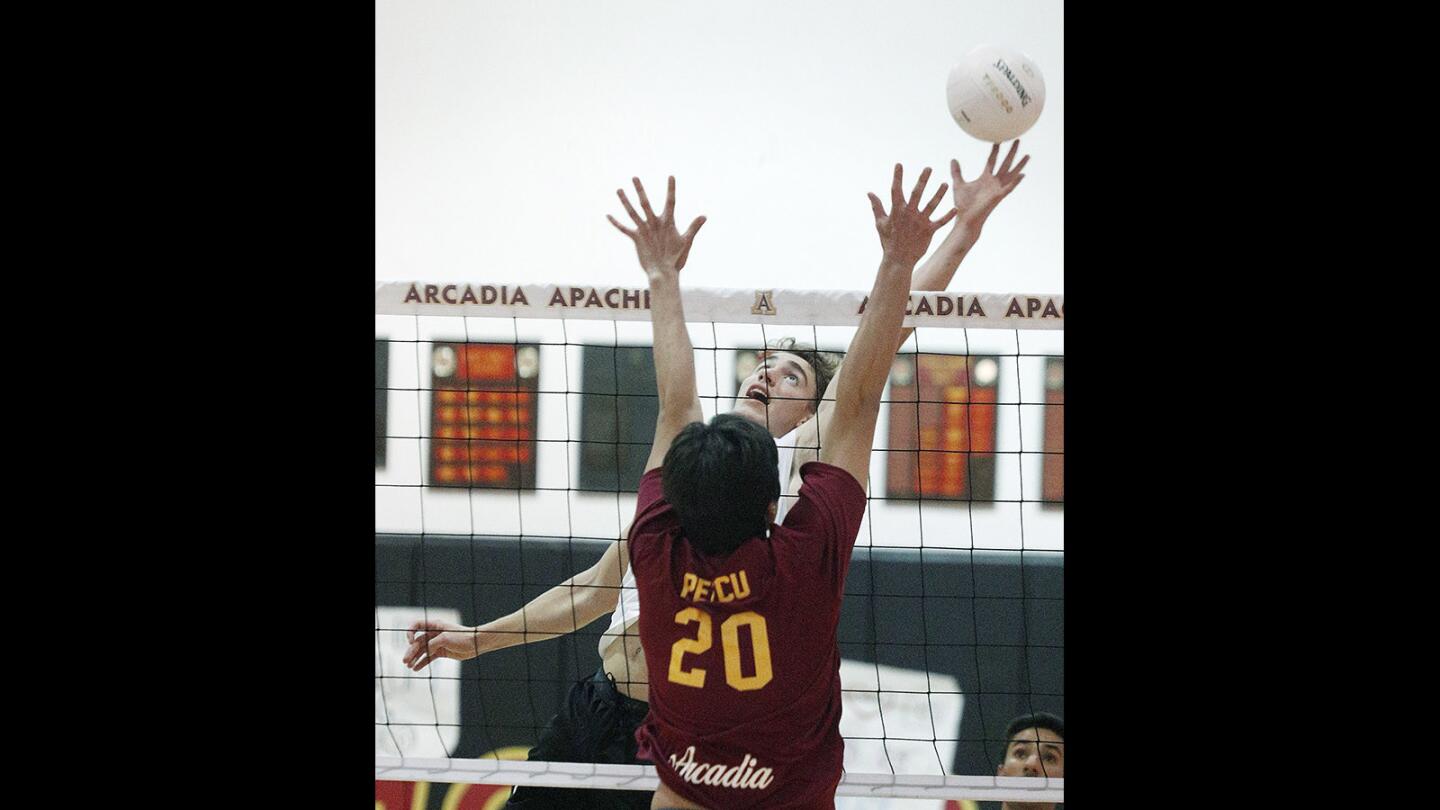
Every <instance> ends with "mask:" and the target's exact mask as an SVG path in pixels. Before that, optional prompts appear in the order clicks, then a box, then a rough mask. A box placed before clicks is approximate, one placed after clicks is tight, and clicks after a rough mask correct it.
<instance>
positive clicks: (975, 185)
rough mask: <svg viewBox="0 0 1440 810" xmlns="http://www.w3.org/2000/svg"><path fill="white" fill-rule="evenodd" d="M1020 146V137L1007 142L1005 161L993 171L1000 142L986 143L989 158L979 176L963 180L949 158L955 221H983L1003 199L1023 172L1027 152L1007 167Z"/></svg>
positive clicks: (975, 224) (958, 165)
mask: <svg viewBox="0 0 1440 810" xmlns="http://www.w3.org/2000/svg"><path fill="white" fill-rule="evenodd" d="M1019 148H1020V141H1018V140H1017V141H1015V142H1014V143H1012V144H1010V151H1009V152H1008V153H1007V154H1006V155H1005V162H1004V163H1002V164H1000V170H999V171H998V172H997V171H995V158H997V157H999V155H1000V144H998V143H997V144H995V145H994V146H992V147H990V159H989V160H988V161H986V162H985V171H983V172H981V174H980V176H979V177H977V178H975V179H974V180H971V181H970V182H968V183H967V182H965V178H964V177H962V176H961V175H960V161H958V160H951V161H950V178H951V179H952V180H954V181H955V210H956V211H958V212H959V216H958V218H957V219H956V224H957V225H962V224H963V225H969V226H977V225H982V224H984V222H985V218H986V217H988V216H990V212H991V211H994V210H995V206H997V205H999V204H1000V201H1001V200H1003V199H1005V197H1006V196H1007V195H1009V194H1010V192H1012V191H1014V190H1015V187H1016V186H1018V185H1020V181H1021V180H1024V179H1025V175H1023V174H1021V173H1020V170H1021V169H1024V168H1025V164H1026V163H1029V162H1030V156H1029V155H1026V156H1025V157H1023V158H1021V159H1020V162H1019V163H1017V164H1015V166H1014V167H1013V168H1012V167H1011V165H1010V164H1011V162H1012V161H1014V160H1015V153H1016V152H1017V151H1018V150H1019Z"/></svg>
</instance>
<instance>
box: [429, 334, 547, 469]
mask: <svg viewBox="0 0 1440 810" xmlns="http://www.w3.org/2000/svg"><path fill="white" fill-rule="evenodd" d="M539 358H540V352H539V347H538V346H535V345H533V344H518V345H516V344H509V343H436V344H435V346H434V348H433V350H432V352H431V365H430V371H431V407H430V485H431V486H437V487H483V488H493V489H534V488H535V456H536V433H537V425H538V419H537V416H536V411H537V410H538V405H539V402H538V399H537V396H538V392H539V382H540V362H539Z"/></svg>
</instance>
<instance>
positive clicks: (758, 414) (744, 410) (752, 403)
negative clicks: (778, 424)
mask: <svg viewBox="0 0 1440 810" xmlns="http://www.w3.org/2000/svg"><path fill="white" fill-rule="evenodd" d="M730 412H731V413H733V414H735V415H736V416H743V417H745V418H746V419H749V420H750V421H751V422H754V423H755V424H757V425H759V426H760V427H768V425H769V417H768V415H767V414H766V411H765V403H763V402H761V401H760V400H758V399H748V398H745V399H737V400H735V407H734V408H733V409H731V411H730Z"/></svg>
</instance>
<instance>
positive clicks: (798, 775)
mask: <svg viewBox="0 0 1440 810" xmlns="http://www.w3.org/2000/svg"><path fill="white" fill-rule="evenodd" d="M929 177H930V170H929V169H925V170H924V171H923V172H921V173H920V179H919V180H918V181H917V183H916V184H915V187H914V189H913V190H912V191H911V193H910V196H909V198H908V199H906V198H904V197H903V196H902V191H901V178H902V169H901V167H900V166H899V165H898V164H897V165H896V166H895V173H894V179H893V181H892V184H891V188H890V201H891V208H890V211H889V213H886V211H885V209H884V207H883V206H882V205H881V202H880V200H879V198H878V197H876V196H875V195H874V194H871V195H869V196H870V205H871V208H872V210H873V212H874V214H875V227H876V230H877V232H878V233H879V236H880V245H881V248H882V254H883V255H882V259H881V262H880V268H879V270H878V272H877V273H876V276H875V282H874V286H873V288H872V289H871V292H870V303H869V305H868V306H867V307H866V309H865V314H864V315H863V316H862V318H861V321H860V326H859V329H858V330H857V331H856V333H855V336H854V338H853V339H852V340H851V343H850V349H849V351H848V352H847V354H846V367H845V373H844V374H843V375H842V376H841V377H838V378H837V383H836V385H837V390H836V396H835V404H834V411H833V416H832V418H831V419H829V420H828V421H823V422H822V423H821V424H820V426H819V430H820V437H819V438H820V441H819V460H818V461H812V462H809V463H807V464H805V465H804V466H803V467H802V468H801V471H800V474H801V478H802V482H803V483H802V484H801V487H800V494H799V499H798V501H797V502H796V504H795V505H794V506H793V507H792V508H791V509H790V512H789V514H788V516H787V517H786V518H785V522H784V523H783V524H781V525H776V524H775V523H774V522H773V521H774V517H775V513H776V508H777V506H778V500H779V498H780V493H781V482H780V479H779V476H777V475H776V474H775V470H776V452H775V445H774V442H773V441H772V440H771V437H770V436H769V434H767V433H766V431H765V430H764V429H763V428H761V427H760V426H759V425H756V424H755V423H754V422H751V421H749V420H746V419H744V418H742V417H738V416H735V415H733V414H721V415H719V416H716V417H715V418H714V419H712V420H711V421H710V423H709V424H708V425H707V424H705V423H704V422H701V421H700V420H701V418H702V417H701V410H700V400H699V397H698V396H697V394H696V388H695V366H694V363H695V360H694V349H693V348H692V346H691V344H690V336H689V333H688V332H687V331H686V328H685V316H684V311H683V307H682V305H681V300H680V281H679V278H680V277H679V271H680V268H681V267H683V266H684V264H685V260H686V258H687V256H688V255H689V252H690V247H691V244H692V243H693V240H694V238H695V234H696V233H697V232H698V231H699V229H700V226H701V225H703V224H704V222H705V218H704V217H700V218H697V219H696V220H695V221H694V222H693V223H692V224H691V225H690V228H689V229H688V230H687V231H686V232H685V234H683V235H682V234H680V232H679V231H678V229H677V228H676V227H675V224H674V207H675V199H674V190H675V180H674V178H673V177H672V178H670V184H669V191H668V193H667V196H666V201H665V208H664V212H663V213H662V214H661V215H659V216H656V214H655V212H654V211H653V210H651V207H650V203H649V200H648V199H647V198H646V195H645V190H644V188H643V187H642V186H641V185H640V181H639V180H638V179H636V180H635V189H636V192H637V194H638V195H639V202H640V206H641V208H642V209H643V210H644V212H645V216H644V217H643V218H642V217H641V216H640V215H639V214H637V213H636V212H635V209H634V208H633V207H632V206H631V205H630V203H629V201H628V200H627V199H626V198H625V196H624V194H623V193H622V194H621V197H620V199H621V202H622V204H623V205H624V207H625V210H626V212H627V213H628V214H629V215H630V217H631V219H632V220H633V221H634V223H635V228H634V229H628V228H624V227H623V226H621V225H620V224H619V223H618V222H615V221H614V219H613V218H612V219H611V222H612V223H614V224H615V226H616V227H617V228H620V229H621V230H622V231H623V232H624V233H625V234H626V235H627V236H629V237H630V238H631V239H632V240H633V241H634V242H635V248H636V252H637V254H638V256H639V258H640V263H641V266H642V267H643V268H644V270H645V273H646V276H647V277H648V279H649V284H650V293H651V299H650V300H651V324H652V328H653V332H654V341H653V343H654V353H655V370H656V381H657V383H658V387H659V394H660V400H659V406H660V414H659V417H658V419H657V421H656V426H655V440H654V444H653V445H652V447H651V451H650V457H649V459H648V461H647V462H646V472H645V474H644V476H642V477H641V479H640V491H639V496H638V498H637V502H636V507H635V519H634V521H633V522H632V524H631V528H630V533H629V537H628V541H629V553H630V564H631V567H632V568H633V569H634V571H635V579H636V583H637V585H638V587H639V592H640V608H641V611H640V621H639V627H640V640H641V645H642V646H643V647H644V649H646V650H647V651H649V654H648V655H647V656H646V665H647V668H648V671H649V682H650V690H649V697H650V711H649V714H648V715H647V716H646V718H645V721H644V723H642V724H641V726H640V728H639V730H638V731H637V732H636V737H637V739H638V741H639V751H638V756H639V757H640V758H641V759H648V760H650V761H652V762H653V763H654V764H655V767H656V770H657V772H658V774H659V777H660V787H659V789H657V790H656V792H655V796H654V799H653V801H652V803H651V808H652V810H654V809H655V808H666V809H667V810H671V809H683V810H706V808H716V809H717V810H718V808H727V810H728V808H737V810H738V809H739V808H750V807H766V808H833V807H834V797H835V787H836V785H837V784H838V783H839V781H840V777H841V773H842V764H843V760H844V741H843V740H842V739H841V737H840V705H841V698H840V651H839V645H838V644H837V642H836V628H837V626H838V623H839V618H840V601H841V596H842V594H843V591H844V584H845V574H846V571H847V570H848V569H849V566H850V553H851V549H852V547H853V546H854V543H855V536H856V533H857V532H858V531H859V528H860V521H861V518H862V517H863V516H864V513H865V487H864V484H863V482H865V481H866V480H867V477H868V472H869V468H870V446H871V442H872V440H873V438H874V433H875V422H876V418H877V416H878V413H879V410H880V396H881V392H882V391H883V389H884V387H885V381H886V378H887V377H888V376H889V373H890V365H891V363H892V361H893V359H894V355H895V349H896V347H897V346H898V341H899V340H900V336H901V321H902V319H903V317H904V310H905V304H906V302H907V300H908V298H909V293H910V289H911V281H912V274H913V273H914V269H915V264H916V262H918V261H919V260H920V258H921V257H922V256H924V255H925V251H926V250H927V249H928V248H929V246H930V241H931V239H932V237H933V236H934V234H935V231H936V230H938V229H939V228H940V227H941V226H943V225H944V224H945V223H947V222H949V221H950V220H951V219H952V218H954V217H955V215H956V211H955V210H954V209H950V210H948V211H947V212H945V214H944V215H943V216H941V217H940V218H939V219H937V220H933V221H932V220H931V219H930V216H931V215H932V214H933V213H934V212H935V209H936V207H937V206H938V205H939V204H940V201H941V199H942V198H943V197H944V196H945V191H946V187H945V185H944V184H942V185H941V187H940V189H939V190H938V191H937V192H936V194H935V195H934V196H933V197H932V198H931V199H930V201H929V203H928V204H927V205H926V206H925V207H924V209H923V210H922V209H921V208H920V200H921V197H922V194H923V192H924V189H925V185H926V183H927V181H928V180H929Z"/></svg>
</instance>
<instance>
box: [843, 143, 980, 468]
mask: <svg viewBox="0 0 1440 810" xmlns="http://www.w3.org/2000/svg"><path fill="white" fill-rule="evenodd" d="M902 171H903V170H902V169H901V167H900V164H898V163H897V164H895V175H894V179H893V180H892V182H891V184H890V203H891V208H890V212H889V213H888V214H887V213H886V212H885V208H884V206H882V205H881V204H880V198H878V197H876V196H875V195H874V194H871V195H869V196H870V207H871V210H872V211H873V212H874V214H875V230H876V231H877V232H878V233H879V235H880V247H881V250H882V257H881V260H880V269H879V270H878V271H877V272H876V274H875V284H874V286H873V287H872V288H871V290H870V301H869V303H868V304H867V305H866V306H865V314H864V315H863V316H861V318H860V328H859V329H857V330H856V332H855V337H853V338H852V339H851V340H850V349H849V350H848V351H847V352H846V354H845V370H844V374H843V375H838V376H837V377H836V390H835V410H834V413H833V416H832V418H831V419H830V420H829V423H828V424H821V425H820V460H821V461H823V462H825V463H827V464H833V465H835V466H837V467H840V468H841V469H843V470H845V471H846V472H849V473H850V474H851V475H853V476H855V480H856V481H859V482H860V485H861V486H864V485H865V480H866V474H867V473H868V471H869V469H870V444H871V442H872V441H873V439H874V436H875V420H876V417H877V415H878V414H879V412H880V395H881V393H882V392H883V391H884V390H885V380H886V378H887V377H889V375H890V365H891V363H892V362H893V360H894V357H895V347H896V346H897V345H899V344H898V340H899V336H900V329H901V321H902V320H904V317H905V302H906V301H907V300H909V297H910V282H911V277H912V276H913V274H914V272H915V263H916V262H918V261H919V260H920V257H921V256H924V255H925V251H926V249H927V248H929V247H930V240H931V238H933V237H934V235H935V231H937V230H939V229H940V227H941V226H943V225H944V224H945V223H947V222H949V221H950V220H951V219H952V218H954V216H955V209H953V208H952V209H950V210H949V211H947V212H946V213H945V214H944V216H942V217H940V219H938V220H935V221H933V222H932V221H931V220H930V215H931V214H933V213H934V212H935V209H936V207H937V206H939V205H940V200H941V199H942V198H943V197H944V196H945V191H946V190H947V186H946V184H944V183H941V184H940V188H939V190H937V191H936V193H935V196H934V197H932V198H931V200H930V202H929V204H927V205H926V206H925V208H924V209H923V210H921V208H920V198H921V195H922V194H923V193H924V191H925V184H926V183H927V182H928V181H929V179H930V170H929V169H928V168H927V169H925V170H924V171H923V172H921V173H920V179H919V181H917V182H916V184H915V188H914V190H912V191H911V192H910V197H909V199H908V200H907V199H905V198H904V197H903V196H902V192H901V190H900V189H901V179H902V177H901V176H902Z"/></svg>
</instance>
